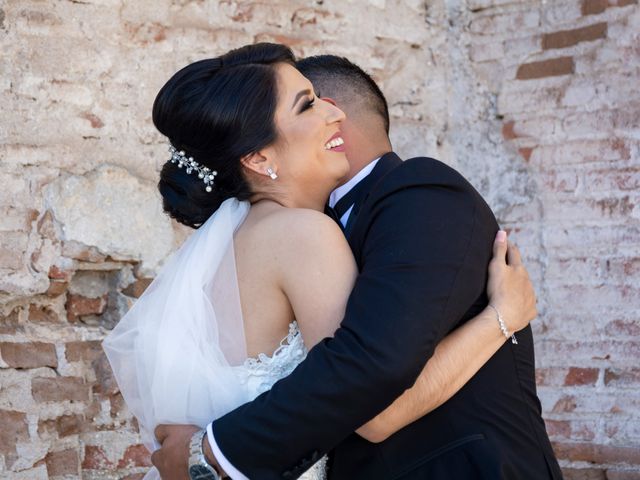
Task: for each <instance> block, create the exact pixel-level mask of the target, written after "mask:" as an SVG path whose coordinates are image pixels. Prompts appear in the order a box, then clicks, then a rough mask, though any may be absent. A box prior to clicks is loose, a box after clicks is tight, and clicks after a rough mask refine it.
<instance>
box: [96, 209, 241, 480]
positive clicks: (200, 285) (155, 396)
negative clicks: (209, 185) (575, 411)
mask: <svg viewBox="0 0 640 480" xmlns="http://www.w3.org/2000/svg"><path fill="white" fill-rule="evenodd" d="M248 211H249V203H248V202H240V201H238V200H237V199H235V198H232V199H228V200H226V201H225V202H224V203H223V204H222V205H221V206H220V208H219V209H218V210H217V211H216V212H215V213H214V214H213V215H212V216H211V217H210V218H209V219H208V220H207V221H206V222H205V223H204V224H203V225H202V226H201V227H200V228H199V229H198V230H196V231H195V232H194V233H193V234H192V235H191V236H190V237H189V238H188V239H187V240H186V242H185V243H184V244H183V245H182V247H180V249H179V250H178V251H177V252H176V253H175V254H173V256H172V257H171V258H170V259H169V260H168V261H167V263H166V265H165V266H164V267H163V268H162V270H161V271H160V273H159V274H158V276H157V277H156V278H155V280H154V281H153V282H152V283H151V285H149V287H148V288H147V290H146V291H145V292H144V294H143V295H142V296H141V297H140V298H139V299H138V300H137V302H136V303H135V305H134V306H133V308H131V310H130V311H129V312H128V313H127V314H126V315H125V316H124V317H123V318H122V319H121V320H120V322H119V323H118V325H117V326H116V327H115V328H114V329H113V331H112V332H111V333H110V334H109V336H108V337H107V338H106V339H105V341H104V343H103V348H104V350H105V352H106V354H107V358H108V359H109V362H110V363H111V367H112V369H113V372H114V374H115V378H116V380H117V382H118V385H119V387H120V391H121V392H122V396H123V397H124V400H125V402H126V403H127V406H128V407H129V409H130V410H131V412H132V413H133V414H134V415H135V417H136V418H137V419H138V423H139V425H140V432H141V434H142V439H143V441H144V443H145V445H146V446H147V448H149V450H150V451H153V450H154V449H155V448H158V446H159V445H158V444H157V442H156V441H155V438H154V435H153V431H154V429H155V427H156V426H157V425H159V424H163V423H165V424H172V423H178V424H191V425H199V426H201V427H205V426H206V425H207V424H208V423H209V422H211V420H213V419H215V418H218V417H221V416H222V415H224V414H225V413H227V412H228V411H230V410H232V409H233V408H235V407H237V406H238V405H241V404H243V403H245V402H246V401H248V400H249V398H248V395H247V392H246V390H245V388H244V387H243V385H242V384H241V383H240V381H239V380H238V378H237V377H236V376H235V375H234V373H233V366H235V365H240V364H241V363H242V362H243V361H244V359H245V358H246V356H247V352H246V343H245V335H244V325H243V321H242V311H241V308H240V294H239V291H238V282H237V275H236V265H235V256H234V248H233V235H234V233H235V231H236V229H237V228H238V227H239V226H240V224H242V222H243V221H244V219H245V217H246V216H247V213H248ZM145 478H146V479H150V478H159V475H157V471H156V470H155V469H153V470H152V471H151V472H149V474H148V475H147V477H145Z"/></svg>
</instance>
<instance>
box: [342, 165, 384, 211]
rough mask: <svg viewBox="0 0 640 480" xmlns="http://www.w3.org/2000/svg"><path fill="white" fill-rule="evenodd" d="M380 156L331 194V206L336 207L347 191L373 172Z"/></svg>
mask: <svg viewBox="0 0 640 480" xmlns="http://www.w3.org/2000/svg"><path fill="white" fill-rule="evenodd" d="M380 158H381V157H378V158H376V159H375V160H372V161H371V162H369V163H368V164H367V165H366V166H365V167H364V168H363V169H362V170H360V171H359V172H358V173H356V174H355V175H354V177H353V178H352V179H351V180H349V181H348V182H347V183H345V184H344V185H341V186H339V187H338V188H336V189H335V190H334V191H333V192H331V195H329V206H330V207H331V208H333V207H335V206H336V203H338V200H340V199H341V198H342V197H344V196H345V195H346V194H347V193H349V191H350V190H351V189H352V188H353V187H355V186H356V185H357V184H358V183H360V181H361V180H362V179H363V178H365V177H366V176H367V175H369V174H370V173H371V171H372V170H373V168H374V167H375V166H376V164H377V163H378V160H380Z"/></svg>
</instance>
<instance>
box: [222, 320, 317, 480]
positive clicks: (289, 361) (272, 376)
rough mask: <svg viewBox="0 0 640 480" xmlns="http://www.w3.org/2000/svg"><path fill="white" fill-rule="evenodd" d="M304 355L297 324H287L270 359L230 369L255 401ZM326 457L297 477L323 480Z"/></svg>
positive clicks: (257, 359) (250, 360) (262, 357)
mask: <svg viewBox="0 0 640 480" xmlns="http://www.w3.org/2000/svg"><path fill="white" fill-rule="evenodd" d="M306 356H307V348H306V347H305V345H304V342H303V341H302V334H301V333H300V329H299V328H298V323H297V322H295V321H294V322H291V323H290V324H289V334H288V335H287V336H286V337H285V338H283V339H282V340H281V342H280V346H279V347H278V348H277V349H276V351H275V352H273V354H272V355H271V356H269V355H266V354H264V353H261V354H259V355H258V356H257V357H255V358H248V359H247V360H245V362H244V364H243V365H239V366H236V367H233V369H234V372H235V373H236V375H237V376H238V378H239V379H240V382H241V383H242V384H243V385H244V386H245V387H246V388H247V394H248V396H249V397H250V398H251V399H254V398H255V397H257V396H258V395H260V394H261V393H264V392H266V391H267V390H270V389H271V387H273V384H274V383H276V382H277V381H278V380H280V379H281V378H284V377H286V376H288V375H289V374H290V373H291V372H293V370H294V369H295V368H296V366H297V365H298V364H299V363H300V362H302V361H303V360H304V359H305V357H306ZM326 468H327V457H326V456H324V457H322V458H321V459H320V460H319V461H318V462H317V463H315V464H314V465H313V466H312V467H311V468H310V469H309V470H307V471H306V472H305V473H303V474H302V476H301V477H299V478H300V479H302V480H325V479H326V478H327V474H326Z"/></svg>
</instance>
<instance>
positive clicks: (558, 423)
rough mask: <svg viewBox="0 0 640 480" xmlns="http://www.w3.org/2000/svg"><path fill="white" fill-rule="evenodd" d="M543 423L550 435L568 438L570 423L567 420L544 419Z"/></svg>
mask: <svg viewBox="0 0 640 480" xmlns="http://www.w3.org/2000/svg"><path fill="white" fill-rule="evenodd" d="M544 424H545V425H546V427H547V433H548V434H549V436H550V437H563V438H569V437H570V436H571V424H570V423H569V421H568V420H545V421H544Z"/></svg>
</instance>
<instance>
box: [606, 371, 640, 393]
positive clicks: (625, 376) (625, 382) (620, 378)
mask: <svg viewBox="0 0 640 480" xmlns="http://www.w3.org/2000/svg"><path fill="white" fill-rule="evenodd" d="M604 384H605V385H606V386H608V387H627V388H628V387H632V388H639V387H640V368H630V369H628V370H623V369H613V368H607V369H606V370H605V371H604Z"/></svg>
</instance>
